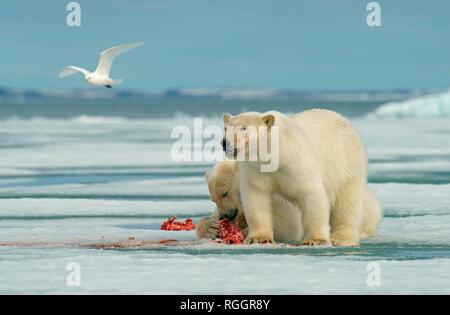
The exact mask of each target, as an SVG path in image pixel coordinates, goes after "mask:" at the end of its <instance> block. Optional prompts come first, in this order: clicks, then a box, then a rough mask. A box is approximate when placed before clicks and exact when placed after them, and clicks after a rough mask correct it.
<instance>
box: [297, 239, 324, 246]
mask: <svg viewBox="0 0 450 315" xmlns="http://www.w3.org/2000/svg"><path fill="white" fill-rule="evenodd" d="M302 245H306V246H330V245H331V243H330V241H328V240H318V239H317V240H316V239H309V240H305V241H303V242H302Z"/></svg>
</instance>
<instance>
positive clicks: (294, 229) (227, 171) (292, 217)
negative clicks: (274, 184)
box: [197, 161, 303, 243]
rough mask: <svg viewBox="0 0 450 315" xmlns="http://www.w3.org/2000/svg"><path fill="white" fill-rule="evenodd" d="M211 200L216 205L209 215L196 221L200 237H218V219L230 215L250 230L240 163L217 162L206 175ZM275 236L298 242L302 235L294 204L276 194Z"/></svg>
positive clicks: (290, 241) (245, 230)
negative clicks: (243, 200) (246, 217)
mask: <svg viewBox="0 0 450 315" xmlns="http://www.w3.org/2000/svg"><path fill="white" fill-rule="evenodd" d="M205 177H206V181H207V182H208V189H209V193H210V196H211V200H212V201H213V202H215V203H216V205H217V209H216V210H215V211H214V213H213V214H212V215H211V216H210V217H206V218H203V219H201V220H200V222H199V223H198V224H197V235H198V236H199V237H200V238H212V239H214V238H217V237H218V235H219V220H220V219H221V218H224V217H227V218H228V219H229V220H230V221H232V222H233V223H234V224H236V225H238V226H239V227H240V228H241V229H242V230H243V232H244V235H245V234H247V232H248V226H247V222H246V220H245V216H244V210H243V208H242V203H241V197H240V192H239V165H238V163H237V162H236V161H221V162H218V163H217V164H216V165H215V166H214V167H213V168H212V170H210V171H208V172H207V173H206V175H205ZM273 209H274V210H273V213H272V222H273V230H274V233H273V236H274V239H275V241H277V242H285V243H299V242H300V241H301V239H302V238H303V226H302V222H301V214H300V212H299V211H298V210H297V208H296V207H295V205H294V204H293V203H292V202H290V201H288V200H286V199H285V198H283V197H282V196H281V195H280V194H274V198H273Z"/></svg>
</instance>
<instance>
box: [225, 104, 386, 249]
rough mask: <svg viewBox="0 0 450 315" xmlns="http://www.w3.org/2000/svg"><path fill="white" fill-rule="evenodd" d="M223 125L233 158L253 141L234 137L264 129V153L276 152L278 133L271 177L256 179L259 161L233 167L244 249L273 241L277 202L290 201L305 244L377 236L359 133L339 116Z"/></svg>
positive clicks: (317, 112)
mask: <svg viewBox="0 0 450 315" xmlns="http://www.w3.org/2000/svg"><path fill="white" fill-rule="evenodd" d="M223 119H224V123H225V128H226V129H227V128H228V130H231V131H226V132H225V137H224V139H223V141H222V145H223V147H224V151H225V154H226V155H227V157H229V158H232V159H236V158H237V156H238V155H239V154H240V153H242V152H246V151H248V150H249V143H251V142H252V141H257V140H256V139H252V135H251V134H246V135H245V137H244V140H243V141H242V139H241V140H239V139H236V137H237V136H238V134H237V132H236V130H241V131H242V130H246V128H248V127H263V128H265V129H266V130H267V133H268V134H269V136H268V137H267V139H266V141H267V144H266V145H267V147H268V148H269V149H270V148H271V147H274V146H275V145H274V144H273V143H271V137H270V133H272V132H274V130H276V131H277V133H278V134H279V141H278V143H277V148H278V153H279V154H278V159H279V167H278V168H277V169H276V170H275V171H273V172H262V171H261V168H260V166H261V164H262V163H264V162H262V161H261V160H260V159H259V158H258V159H257V160H256V161H248V160H245V159H244V160H240V161H239V162H238V163H239V174H240V176H239V177H240V180H239V184H240V193H241V200H242V205H243V209H244V215H245V218H246V221H247V224H248V227H249V231H248V236H247V238H246V240H245V243H264V242H273V241H274V233H273V225H274V222H273V211H274V210H273V207H272V205H273V199H274V196H275V195H281V196H283V198H285V199H288V200H290V201H291V202H292V203H294V204H295V205H296V208H297V211H299V212H301V217H302V219H301V220H302V223H303V230H304V236H303V244H305V245H311V246H316V245H329V244H330V242H331V243H332V244H333V245H336V246H357V245H358V244H359V240H360V238H361V237H368V236H371V235H373V234H374V233H375V232H376V230H377V228H378V226H379V223H380V221H381V216H382V210H381V207H380V206H379V204H378V201H377V200H376V198H375V196H374V195H373V193H372V192H371V191H370V189H369V188H368V186H367V155H366V152H365V149H364V146H363V144H362V141H361V139H360V136H359V134H358V132H357V131H356V129H355V128H354V127H353V126H352V125H351V123H350V122H349V121H348V120H346V119H345V118H344V117H342V116H341V115H339V114H338V113H336V112H333V111H329V110H322V109H313V110H308V111H304V112H302V113H299V114H297V115H294V116H292V117H289V116H286V115H284V114H282V113H279V112H276V111H270V112H266V113H257V112H248V113H242V114H239V115H237V116H231V115H230V114H225V115H224V118H223ZM274 127H275V128H274ZM256 136H257V137H259V136H260V132H259V131H258V132H257V135H256ZM241 156H242V155H241ZM244 156H247V155H245V154H244ZM258 157H259V156H258Z"/></svg>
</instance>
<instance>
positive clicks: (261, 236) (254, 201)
mask: <svg viewBox="0 0 450 315" xmlns="http://www.w3.org/2000/svg"><path fill="white" fill-rule="evenodd" d="M242 196H243V198H242V205H243V207H244V213H245V219H246V220H247V225H248V228H249V230H248V236H247V238H246V239H245V241H244V243H245V244H253V243H273V242H274V240H273V222H272V220H273V219H272V200H271V194H270V193H269V192H266V191H264V190H262V189H258V188H257V187H254V186H253V187H252V186H250V187H248V186H247V187H245V193H243V194H242Z"/></svg>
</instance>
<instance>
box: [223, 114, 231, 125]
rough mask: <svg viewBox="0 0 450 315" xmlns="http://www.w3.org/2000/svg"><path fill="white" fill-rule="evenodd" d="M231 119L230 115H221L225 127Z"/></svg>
mask: <svg viewBox="0 0 450 315" xmlns="http://www.w3.org/2000/svg"><path fill="white" fill-rule="evenodd" d="M231 118H233V116H232V115H231V114H228V113H225V114H223V123H224V124H225V125H226V124H228V121H229V120H230V119H231Z"/></svg>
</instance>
